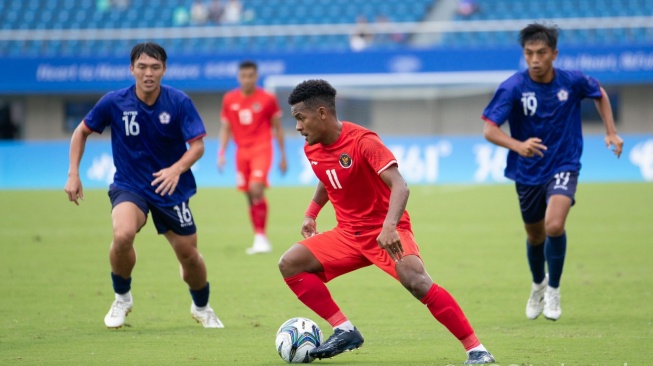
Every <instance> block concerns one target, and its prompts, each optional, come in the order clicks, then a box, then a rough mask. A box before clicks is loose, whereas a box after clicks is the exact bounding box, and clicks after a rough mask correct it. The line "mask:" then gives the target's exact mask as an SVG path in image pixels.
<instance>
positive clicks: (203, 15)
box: [190, 0, 209, 25]
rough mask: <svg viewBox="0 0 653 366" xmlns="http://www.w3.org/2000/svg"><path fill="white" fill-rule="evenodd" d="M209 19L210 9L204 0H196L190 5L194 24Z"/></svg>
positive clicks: (202, 22)
mask: <svg viewBox="0 0 653 366" xmlns="http://www.w3.org/2000/svg"><path fill="white" fill-rule="evenodd" d="M208 19H209V9H208V8H207V7H206V4H204V1H203V0H195V1H194V2H193V5H191V7H190V21H191V24H194V25H203V24H204V23H206V21H207V20H208Z"/></svg>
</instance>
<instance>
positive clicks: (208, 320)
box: [190, 303, 224, 328]
mask: <svg viewBox="0 0 653 366" xmlns="http://www.w3.org/2000/svg"><path fill="white" fill-rule="evenodd" d="M190 315H191V316H192V317H193V319H195V320H197V322H198V323H201V324H202V326H203V327H204V328H224V324H222V322H221V321H220V319H218V317H217V316H216V315H215V312H214V311H213V309H211V306H209V304H206V306H205V307H204V308H203V309H201V310H200V309H199V308H198V307H197V306H195V304H194V303H193V304H191V306H190Z"/></svg>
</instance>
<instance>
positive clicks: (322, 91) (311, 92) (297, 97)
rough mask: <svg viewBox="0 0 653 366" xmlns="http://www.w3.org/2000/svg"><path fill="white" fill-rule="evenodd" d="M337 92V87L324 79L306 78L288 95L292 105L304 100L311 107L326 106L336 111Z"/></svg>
mask: <svg viewBox="0 0 653 366" xmlns="http://www.w3.org/2000/svg"><path fill="white" fill-rule="evenodd" d="M336 93H337V92H336V89H334V88H333V87H332V86H331V84H329V83H328V82H326V81H324V80H306V81H304V82H302V83H300V84H299V85H297V86H296V87H295V89H293V91H292V92H291V93H290V96H288V104H290V105H291V106H292V105H295V104H297V103H301V102H304V104H305V105H306V106H308V107H311V108H318V107H321V106H325V107H327V108H329V109H330V110H331V111H335V110H336Z"/></svg>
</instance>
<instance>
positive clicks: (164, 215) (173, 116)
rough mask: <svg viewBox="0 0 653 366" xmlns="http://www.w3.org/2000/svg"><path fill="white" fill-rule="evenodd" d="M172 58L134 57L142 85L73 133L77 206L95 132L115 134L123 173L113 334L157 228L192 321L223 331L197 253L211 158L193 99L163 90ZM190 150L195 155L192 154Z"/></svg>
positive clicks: (71, 188)
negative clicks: (140, 238) (199, 199)
mask: <svg viewBox="0 0 653 366" xmlns="http://www.w3.org/2000/svg"><path fill="white" fill-rule="evenodd" d="M166 59H167V55H166V52H165V50H164V49H163V48H162V47H161V46H159V45H157V44H155V43H141V44H137V45H136V46H134V48H133V49H132V51H131V67H130V69H131V72H132V75H134V78H135V80H136V83H135V85H133V86H131V87H129V88H125V89H120V90H118V91H115V92H110V93H108V94H106V95H104V96H103V97H102V98H101V99H100V101H99V102H98V103H97V104H96V105H95V106H94V107H93V109H92V110H91V111H90V112H89V113H88V114H87V115H86V117H85V118H84V120H83V121H82V122H81V123H80V124H79V126H77V128H76V129H75V131H74V132H73V136H72V139H71V141H70V168H69V171H68V181H67V182H66V187H65V191H66V193H67V194H68V199H69V200H70V201H73V202H75V204H79V203H78V199H84V193H83V189H82V182H81V180H80V177H79V163H80V161H81V159H82V155H83V154H84V148H85V146H86V140H87V138H88V136H89V135H91V134H92V133H93V132H97V133H102V131H103V130H104V128H105V127H107V126H110V127H111V146H112V150H113V161H114V164H115V166H116V173H115V175H114V181H113V184H111V187H110V188H109V198H110V199H111V205H112V211H111V218H112V221H113V241H112V242H111V249H110V255H109V258H110V262H111V278H112V281H113V289H114V291H115V293H116V295H115V301H114V302H113V304H112V305H111V309H110V310H109V313H108V314H107V315H106V317H105V318H104V322H105V324H106V326H107V327H108V328H120V327H122V325H123V324H124V323H125V317H126V316H127V314H129V312H130V311H131V310H132V306H133V303H134V302H133V299H132V295H131V280H132V278H131V274H132V270H133V268H134V265H135V264H136V252H135V251H134V239H135V237H136V233H138V232H139V231H140V229H141V228H142V227H143V226H144V225H145V223H146V222H147V215H148V212H149V211H152V220H153V221H154V225H155V227H156V230H157V232H158V233H159V234H162V235H164V236H165V237H166V239H168V241H169V242H170V245H171V246H172V249H173V250H174V252H175V254H176V255H177V259H178V260H179V263H180V264H181V268H182V277H183V279H184V281H185V282H186V283H187V284H188V286H189V287H190V294H191V297H192V304H191V315H192V317H193V318H194V319H195V320H197V321H198V322H200V323H202V325H203V326H204V327H205V328H222V327H223V325H222V323H221V322H220V320H219V319H218V318H217V317H216V316H215V313H214V312H213V309H211V306H209V283H208V282H207V280H206V267H205V265H204V260H203V259H202V256H201V255H200V253H199V252H198V251H197V234H196V227H195V223H194V220H193V214H192V213H191V210H190V206H189V199H190V197H191V196H192V195H194V194H195V192H196V185H195V178H194V177H193V173H192V172H191V171H190V168H191V166H192V165H193V164H194V163H195V162H196V161H197V160H198V159H199V158H200V157H201V156H202V154H204V141H203V138H204V136H205V135H206V132H205V129H204V123H203V122H202V119H201V118H200V116H199V114H198V113H197V110H196V109H195V106H194V105H193V103H192V101H191V100H190V98H188V96H187V95H186V94H184V93H182V92H181V91H178V90H176V89H173V88H171V87H168V86H163V85H161V78H162V77H163V75H164V74H165V71H166ZM186 143H188V145H189V148H188V149H187V148H186Z"/></svg>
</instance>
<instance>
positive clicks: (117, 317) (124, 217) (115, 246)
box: [104, 187, 148, 328]
mask: <svg viewBox="0 0 653 366" xmlns="http://www.w3.org/2000/svg"><path fill="white" fill-rule="evenodd" d="M109 197H110V199H111V204H112V206H113V209H112V210H111V221H112V226H113V240H112V242H111V248H110V249H109V261H110V263H111V281H112V283H113V289H114V292H115V299H114V301H113V303H112V304H111V308H110V309H109V312H108V313H107V315H106V316H105V317H104V323H105V325H106V326H107V327H108V328H120V327H122V326H123V324H124V323H125V317H127V315H128V314H129V313H130V312H131V310H132V307H133V304H134V301H133V299H132V296H131V280H132V279H131V273H132V270H133V268H134V266H135V265H136V251H135V250H134V239H135V237H136V233H137V232H138V231H139V230H140V229H141V227H143V225H145V222H146V220H147V212H148V211H147V203H146V202H145V200H144V199H142V198H141V197H139V196H138V195H136V194H135V193H132V192H129V191H126V190H121V189H117V188H115V187H112V188H111V189H110V190H109Z"/></svg>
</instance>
